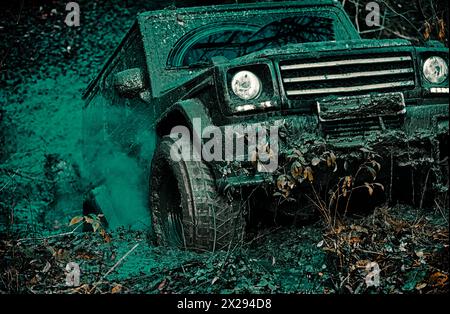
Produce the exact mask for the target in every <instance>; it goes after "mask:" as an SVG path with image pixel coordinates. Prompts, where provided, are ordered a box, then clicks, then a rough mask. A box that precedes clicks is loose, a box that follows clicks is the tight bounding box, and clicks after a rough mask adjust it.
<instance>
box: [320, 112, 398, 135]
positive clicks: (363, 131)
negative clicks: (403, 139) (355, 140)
mask: <svg viewBox="0 0 450 314" xmlns="http://www.w3.org/2000/svg"><path fill="white" fill-rule="evenodd" d="M403 121H404V116H402V115H398V116H389V117H367V118H362V119H358V120H356V119H355V120H349V121H333V122H326V123H321V124H320V126H321V129H322V132H323V133H324V135H326V136H328V137H331V138H334V137H342V136H351V137H354V136H364V135H368V134H369V133H371V132H373V131H382V130H385V129H388V130H389V129H398V128H400V127H401V126H402V124H403Z"/></svg>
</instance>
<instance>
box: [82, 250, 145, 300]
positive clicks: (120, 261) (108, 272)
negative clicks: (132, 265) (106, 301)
mask: <svg viewBox="0 0 450 314" xmlns="http://www.w3.org/2000/svg"><path fill="white" fill-rule="evenodd" d="M139 244H140V243H136V244H135V245H134V246H133V247H132V248H131V250H129V251H128V252H127V253H126V254H125V255H124V256H122V257H121V258H120V259H119V260H118V261H117V263H115V264H114V266H113V267H111V268H110V269H109V270H108V271H107V272H106V274H104V275H103V276H102V278H100V280H99V281H97V282H96V283H95V284H94V286H93V287H92V288H91V290H89V293H92V291H94V289H95V288H97V286H98V285H99V284H100V283H101V282H102V280H103V279H105V278H106V276H108V275H109V274H110V273H111V272H112V271H114V269H116V267H117V266H119V264H120V263H122V261H123V260H124V259H125V258H127V256H128V255H130V254H131V252H133V251H134V250H135V249H136V248H137V247H138V246H139Z"/></svg>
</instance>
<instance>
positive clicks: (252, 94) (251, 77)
mask: <svg viewBox="0 0 450 314" xmlns="http://www.w3.org/2000/svg"><path fill="white" fill-rule="evenodd" d="M231 88H232V90H233V92H234V93H235V94H236V96H238V97H239V98H241V99H243V100H250V99H254V98H256V97H258V96H259V95H260V94H261V80H260V79H259V78H258V77H257V76H256V75H255V74H253V73H252V72H250V71H240V72H238V73H236V74H235V75H234V76H233V78H232V79H231Z"/></svg>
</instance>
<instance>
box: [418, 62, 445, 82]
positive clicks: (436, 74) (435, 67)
mask: <svg viewBox="0 0 450 314" xmlns="http://www.w3.org/2000/svg"><path fill="white" fill-rule="evenodd" d="M423 75H424V76H425V78H426V79H427V80H428V81H429V82H430V83H434V84H440V83H442V82H444V81H445V80H446V79H447V76H448V66H447V62H445V60H444V59H442V58H441V57H430V58H428V59H427V60H426V61H425V62H424V63H423Z"/></svg>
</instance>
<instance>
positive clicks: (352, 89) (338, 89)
mask: <svg viewBox="0 0 450 314" xmlns="http://www.w3.org/2000/svg"><path fill="white" fill-rule="evenodd" d="M402 86H414V81H405V82H393V83H381V84H368V85H360V86H348V87H335V88H317V89H307V90H289V91H287V92H286V94H287V95H288V96H291V95H312V94H333V93H344V92H356V91H366V90H376V89H383V88H392V87H402Z"/></svg>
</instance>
